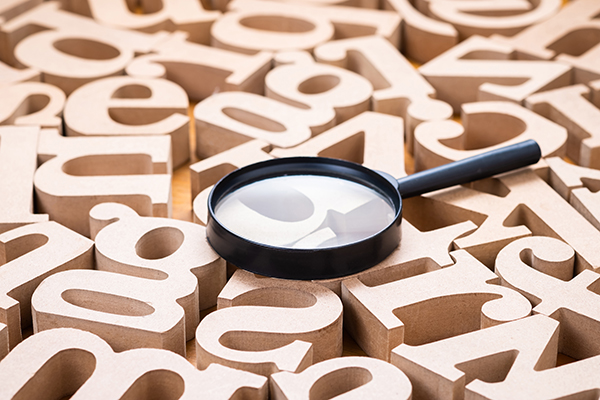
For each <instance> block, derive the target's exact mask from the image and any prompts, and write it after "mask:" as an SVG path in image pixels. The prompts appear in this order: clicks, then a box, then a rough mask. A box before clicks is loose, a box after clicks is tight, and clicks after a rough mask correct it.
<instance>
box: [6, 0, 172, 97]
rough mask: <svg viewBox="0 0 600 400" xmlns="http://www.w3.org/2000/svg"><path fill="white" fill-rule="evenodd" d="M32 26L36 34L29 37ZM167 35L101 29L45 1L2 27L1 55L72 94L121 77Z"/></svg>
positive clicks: (89, 21)
mask: <svg viewBox="0 0 600 400" xmlns="http://www.w3.org/2000/svg"><path fill="white" fill-rule="evenodd" d="M32 27H35V31H36V32H37V33H34V34H30V33H31V30H32ZM40 30H41V32H40ZM27 35H29V36H27ZM167 35H168V34H167V33H166V32H159V33H156V34H147V33H141V32H133V31H127V30H122V29H116V28H111V27H107V26H103V25H100V24H98V23H96V22H94V21H93V20H92V19H90V18H85V17H82V16H80V15H76V14H72V13H69V12H66V11H63V10H60V9H59V3H57V2H43V3H42V4H40V5H39V6H37V7H36V8H33V9H31V10H29V11H27V12H25V13H23V14H21V15H19V16H18V17H15V18H14V19H12V20H10V21H9V22H7V23H5V24H4V25H2V28H1V30H0V41H1V42H3V46H0V49H2V51H0V57H2V58H3V60H4V61H5V62H7V63H9V64H11V65H15V66H17V64H18V65H24V66H27V67H32V68H35V69H38V70H39V71H41V72H42V77H43V81H44V82H46V83H50V84H53V85H55V86H58V87H59V88H61V89H62V90H63V91H64V92H65V93H66V94H67V95H68V94H70V93H71V92H72V91H73V90H75V89H76V88H78V87H79V86H81V85H83V84H85V83H87V82H90V81H93V80H95V79H98V78H103V77H106V76H111V75H121V74H122V73H123V71H124V70H125V67H126V66H127V64H129V62H131V60H132V59H133V57H134V55H135V54H136V53H147V52H149V51H150V50H152V48H153V46H155V45H156V44H158V43H159V42H160V41H163V40H164V39H165V38H166V36H167ZM13 54H14V55H13ZM13 57H14V58H13Z"/></svg>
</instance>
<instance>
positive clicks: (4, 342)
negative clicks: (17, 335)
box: [0, 323, 9, 360]
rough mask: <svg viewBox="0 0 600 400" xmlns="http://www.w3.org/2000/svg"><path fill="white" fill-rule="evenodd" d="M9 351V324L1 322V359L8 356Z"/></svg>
mask: <svg viewBox="0 0 600 400" xmlns="http://www.w3.org/2000/svg"><path fill="white" fill-rule="evenodd" d="M8 352H9V346H8V326H7V325H6V324H2V323H0V360H2V359H3V358H4V357H6V355H7V354H8Z"/></svg>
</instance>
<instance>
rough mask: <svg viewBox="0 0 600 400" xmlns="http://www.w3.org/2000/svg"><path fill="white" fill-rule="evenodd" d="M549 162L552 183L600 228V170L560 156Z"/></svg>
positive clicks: (574, 206) (555, 188)
mask: <svg viewBox="0 0 600 400" xmlns="http://www.w3.org/2000/svg"><path fill="white" fill-rule="evenodd" d="M547 163H548V166H549V167H550V179H549V180H550V182H549V183H550V185H551V186H552V187H553V188H554V190H556V191H557V192H558V193H560V195H561V196H562V197H563V198H564V199H565V200H567V201H568V202H569V203H570V204H571V205H572V206H573V208H575V209H576V210H577V211H579V213H580V214H581V215H583V216H584V217H585V219H587V220H588V221H589V222H590V223H591V224H592V225H594V226H595V227H596V228H597V229H599V230H600V202H599V201H598V200H599V199H600V193H599V192H598V190H599V189H600V171H599V170H597V169H591V168H584V167H579V166H577V165H572V164H569V163H567V162H566V161H564V160H562V159H560V158H558V157H552V158H549V159H548V160H547Z"/></svg>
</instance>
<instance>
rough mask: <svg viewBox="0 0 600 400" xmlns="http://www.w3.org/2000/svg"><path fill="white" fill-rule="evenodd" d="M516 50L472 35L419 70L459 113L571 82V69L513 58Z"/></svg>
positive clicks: (441, 97) (518, 101)
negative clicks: (476, 105)
mask: <svg viewBox="0 0 600 400" xmlns="http://www.w3.org/2000/svg"><path fill="white" fill-rule="evenodd" d="M512 52H513V49H512V48H511V47H510V46H507V45H503V44H498V43H496V42H494V41H492V40H490V39H487V38H483V37H480V36H472V37H470V38H469V39H467V40H465V41H464V42H462V43H460V44H459V45H457V46H455V47H453V48H452V49H450V50H448V51H447V52H445V53H444V54H442V55H440V56H438V57H436V58H434V59H433V60H431V61H429V62H428V63H427V64H425V65H423V66H422V67H420V68H419V72H421V73H422V74H423V75H424V76H425V78H426V79H427V80H428V81H429V83H431V85H432V86H433V87H434V88H435V90H436V91H437V94H438V98H439V99H440V100H443V101H445V102H447V103H450V105H451V106H452V107H453V108H454V112H456V113H458V112H459V110H460V106H461V105H462V104H464V103H469V102H473V101H482V100H511V101H514V102H517V103H522V102H523V101H524V100H525V98H526V97H527V96H529V95H531V94H533V93H535V92H539V91H543V90H548V89H554V88H557V87H561V86H566V85H568V84H570V83H571V68H570V67H569V66H568V65H566V64H564V63H559V62H555V61H523V60H513V59H511V53H512Z"/></svg>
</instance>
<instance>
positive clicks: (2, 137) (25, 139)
mask: <svg viewBox="0 0 600 400" xmlns="http://www.w3.org/2000/svg"><path fill="white" fill-rule="evenodd" d="M39 134H40V129H39V128H38V127H33V126H27V127H25V126H23V127H16V126H0V233H1V232H5V231H7V230H9V229H13V228H16V227H18V226H21V225H25V224H31V223H34V222H42V221H48V215H44V214H33V177H34V173H35V169H36V167H37V146H38V137H39Z"/></svg>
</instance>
